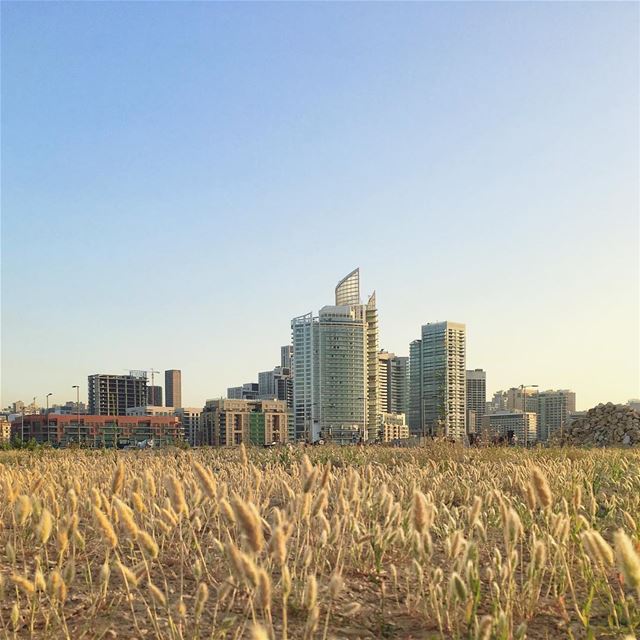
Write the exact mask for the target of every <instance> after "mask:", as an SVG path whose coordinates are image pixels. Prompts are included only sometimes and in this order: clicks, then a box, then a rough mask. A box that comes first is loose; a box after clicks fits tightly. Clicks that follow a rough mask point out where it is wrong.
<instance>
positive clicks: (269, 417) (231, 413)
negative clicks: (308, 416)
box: [200, 399, 289, 447]
mask: <svg viewBox="0 0 640 640" xmlns="http://www.w3.org/2000/svg"><path fill="white" fill-rule="evenodd" d="M200 425H201V430H202V433H203V438H204V443H205V444H209V445H213V446H216V447H224V446H237V445H240V444H242V443H244V444H245V445H249V444H253V445H259V446H260V445H270V444H273V443H279V444H284V443H286V442H287V441H288V439H289V437H288V435H289V434H288V429H289V425H288V410H287V403H286V402H284V401H282V400H228V399H227V400H207V403H206V405H205V407H204V409H203V410H202V413H201V415H200Z"/></svg>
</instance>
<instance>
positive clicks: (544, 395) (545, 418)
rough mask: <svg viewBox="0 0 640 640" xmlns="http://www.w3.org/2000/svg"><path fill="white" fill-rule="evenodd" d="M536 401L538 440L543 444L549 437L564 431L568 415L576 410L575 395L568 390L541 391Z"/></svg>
mask: <svg viewBox="0 0 640 640" xmlns="http://www.w3.org/2000/svg"><path fill="white" fill-rule="evenodd" d="M536 399H537V401H538V439H539V440H541V441H543V442H545V441H547V440H548V439H549V438H550V437H551V435H552V434H553V433H554V432H556V431H559V430H561V429H564V428H565V427H566V426H567V424H568V422H569V415H570V414H571V413H573V412H574V411H575V410H576V394H575V392H573V391H569V390H568V389H558V390H557V391H554V390H551V389H550V390H548V391H541V392H540V393H539V394H536Z"/></svg>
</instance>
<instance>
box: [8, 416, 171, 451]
mask: <svg viewBox="0 0 640 640" xmlns="http://www.w3.org/2000/svg"><path fill="white" fill-rule="evenodd" d="M23 428H24V439H25V440H30V439H31V438H34V439H35V440H36V442H38V443H40V444H42V443H45V442H48V443H50V444H52V445H68V444H71V443H76V444H77V443H78V442H80V444H81V445H82V446H85V447H91V448H94V447H107V448H110V447H125V446H127V445H136V444H139V443H145V442H147V443H150V441H153V445H154V446H165V445H169V444H175V443H176V442H177V441H178V440H181V439H182V425H181V424H180V422H179V421H178V419H177V418H176V417H175V416H121V415H88V414H87V415H80V422H79V423H78V418H77V416H75V415H60V414H49V415H48V416H45V415H31V416H24V426H23V424H22V420H16V421H15V422H14V423H13V424H12V431H13V435H14V436H16V437H20V435H21V433H22V429H23Z"/></svg>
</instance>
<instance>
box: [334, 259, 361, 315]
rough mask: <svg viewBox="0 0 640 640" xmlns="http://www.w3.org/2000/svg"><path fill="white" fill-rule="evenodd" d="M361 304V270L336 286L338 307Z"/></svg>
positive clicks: (355, 270) (357, 270)
mask: <svg viewBox="0 0 640 640" xmlns="http://www.w3.org/2000/svg"><path fill="white" fill-rule="evenodd" d="M345 304H348V305H351V304H360V268H357V269H354V270H353V271H352V272H351V273H350V274H348V275H346V276H345V277H344V278H342V280H340V282H338V285H337V286H336V305H337V306H340V305H345Z"/></svg>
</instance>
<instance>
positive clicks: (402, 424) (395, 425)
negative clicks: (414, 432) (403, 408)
mask: <svg viewBox="0 0 640 640" xmlns="http://www.w3.org/2000/svg"><path fill="white" fill-rule="evenodd" d="M408 437H409V425H408V424H407V421H406V417H405V414H404V413H387V412H384V413H383V414H382V441H383V442H393V441H394V440H404V439H406V438H408Z"/></svg>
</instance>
